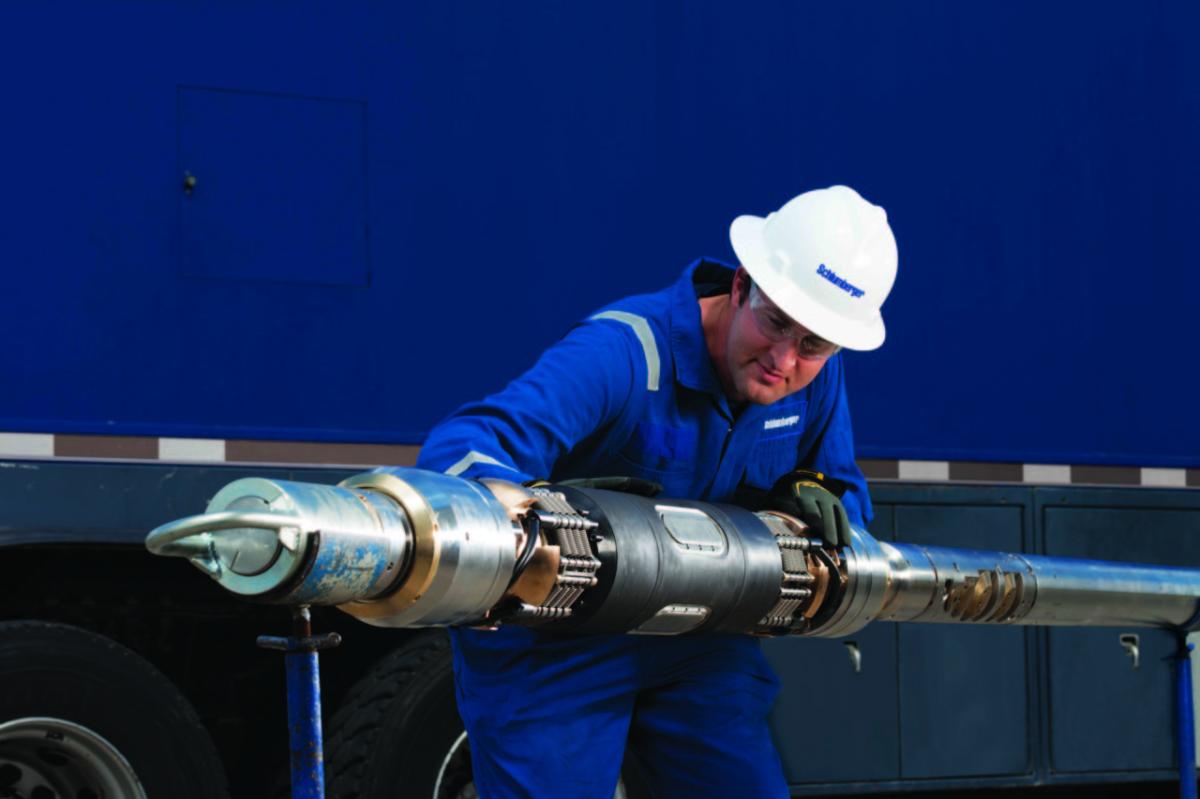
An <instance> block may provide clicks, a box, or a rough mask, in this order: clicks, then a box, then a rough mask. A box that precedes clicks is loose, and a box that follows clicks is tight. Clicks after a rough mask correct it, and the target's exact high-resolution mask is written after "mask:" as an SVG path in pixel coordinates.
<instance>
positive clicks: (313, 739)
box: [258, 607, 342, 799]
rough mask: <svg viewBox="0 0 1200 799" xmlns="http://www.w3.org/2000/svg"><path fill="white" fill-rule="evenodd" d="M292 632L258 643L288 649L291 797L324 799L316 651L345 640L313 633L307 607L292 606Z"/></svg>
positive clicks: (263, 639) (333, 634)
mask: <svg viewBox="0 0 1200 799" xmlns="http://www.w3.org/2000/svg"><path fill="white" fill-rule="evenodd" d="M292 633H293V634H292V635H291V636H289V637H287V638H280V637H277V636H272V635H260V636H259V637H258V645H259V646H261V647H263V648H264V649H278V650H281V651H283V652H285V653H286V656H285V658H284V660H285V662H286V666H287V707H288V738H289V743H290V746H291V753H292V755H291V757H292V799H324V797H325V758H324V754H323V749H324V741H323V736H322V733H321V670H320V666H319V665H318V664H317V652H318V651H320V650H322V649H330V648H332V647H335V646H337V645H338V644H340V643H341V642H342V637H341V636H340V635H338V634H337V633H328V634H325V635H315V636H314V635H313V634H312V618H311V616H310V615H309V612H308V608H307V607H299V608H293V609H292Z"/></svg>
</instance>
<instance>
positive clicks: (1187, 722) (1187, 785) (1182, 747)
mask: <svg viewBox="0 0 1200 799" xmlns="http://www.w3.org/2000/svg"><path fill="white" fill-rule="evenodd" d="M1177 640H1178V641H1179V649H1178V651H1177V653H1176V656H1175V742H1176V744H1177V746H1178V758H1179V796H1180V797H1181V799H1196V726H1195V725H1196V717H1195V708H1194V707H1193V703H1192V645H1191V644H1189V643H1188V642H1187V633H1186V632H1184V631H1180V632H1178V633H1177Z"/></svg>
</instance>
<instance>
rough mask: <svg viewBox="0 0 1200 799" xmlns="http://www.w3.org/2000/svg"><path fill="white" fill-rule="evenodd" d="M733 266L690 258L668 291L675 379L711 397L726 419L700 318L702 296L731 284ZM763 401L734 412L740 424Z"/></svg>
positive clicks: (729, 414)
mask: <svg viewBox="0 0 1200 799" xmlns="http://www.w3.org/2000/svg"><path fill="white" fill-rule="evenodd" d="M733 273H734V268H733V267H732V266H730V265H729V264H725V263H722V262H720V261H715V260H712V259H709V258H700V259H698V260H696V261H693V262H692V263H691V264H690V265H689V266H688V268H687V269H685V270H684V272H683V276H682V277H680V278H679V280H678V281H677V282H676V283H675V286H674V288H673V289H672V291H671V301H670V302H671V307H670V319H671V360H672V361H673V362H674V364H675V380H676V381H677V382H678V383H679V384H680V385H681V386H684V387H685V388H689V389H692V390H693V391H700V392H703V393H705V394H709V395H710V396H711V397H712V400H713V404H714V405H716V407H717V408H718V409H720V411H721V413H722V414H723V415H724V416H725V418H726V419H729V420H730V421H731V422H732V421H733V419H734V412H733V408H732V406H731V405H730V404H729V397H727V396H725V389H724V388H723V387H722V386H721V379H720V378H719V377H717V371H716V368H715V367H714V366H713V362H712V355H711V354H710V353H709V351H708V342H707V341H705V339H704V327H703V325H702V324H701V319H700V303H699V301H698V300H699V298H700V297H701V296H712V295H714V294H717V293H720V291H719V290H718V288H717V287H722V288H724V289H725V290H727V291H728V290H732V288H733ZM767 407H768V406H764V405H755V404H754V403H748V404H746V405H744V406H743V407H742V409H741V410H740V412H739V413H738V414H737V421H738V424H739V426H740V425H743V424H753V423H754V422H755V421H756V420H757V419H758V418H759V417H761V416H762V415H763V414H765V413H766V412H767Z"/></svg>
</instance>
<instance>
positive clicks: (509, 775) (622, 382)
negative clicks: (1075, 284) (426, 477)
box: [417, 260, 871, 799]
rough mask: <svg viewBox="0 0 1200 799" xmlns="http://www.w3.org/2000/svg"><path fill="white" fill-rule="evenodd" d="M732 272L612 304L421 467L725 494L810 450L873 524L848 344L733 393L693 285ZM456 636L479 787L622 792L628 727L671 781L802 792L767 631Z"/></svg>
mask: <svg viewBox="0 0 1200 799" xmlns="http://www.w3.org/2000/svg"><path fill="white" fill-rule="evenodd" d="M732 278H733V270H732V269H731V268H730V267H728V266H726V265H724V264H720V263H717V262H715V261H709V260H701V261H697V262H695V263H693V264H691V265H690V266H689V267H688V268H687V269H686V270H685V271H684V273H683V275H682V276H681V277H680V278H679V280H678V281H676V282H675V283H674V284H673V285H671V286H669V287H668V288H666V289H664V290H662V291H659V292H656V293H654V294H646V295H641V296H636V297H630V298H627V299H624V300H621V301H618V302H616V303H614V304H612V305H610V306H608V307H606V308H604V309H602V310H601V311H600V312H598V313H596V314H594V315H593V316H591V317H590V318H588V319H587V320H585V321H583V322H581V323H580V324H578V325H577V326H575V327H574V328H573V329H572V330H571V331H569V332H568V333H567V335H566V336H565V337H564V338H562V339H561V340H560V341H559V342H558V343H556V344H555V345H554V346H552V347H551V348H550V349H549V350H547V351H546V352H545V353H544V354H543V355H542V357H541V358H540V359H539V360H538V362H537V363H536V364H535V365H534V366H533V368H532V369H530V370H529V371H527V372H526V373H525V374H523V375H521V376H520V377H519V378H517V379H516V380H514V381H513V382H511V383H509V384H508V386H506V387H505V388H504V389H503V390H502V391H500V392H499V393H497V394H494V395H492V396H490V397H488V398H487V399H485V400H483V401H482V402H475V403H470V404H467V405H465V406H463V407H462V408H460V409H459V410H458V411H456V412H455V413H454V414H453V415H451V416H450V417H449V418H447V419H446V420H445V421H443V422H442V423H441V424H440V425H439V426H438V427H437V428H436V429H434V431H433V432H432V433H431V434H430V435H429V438H428V440H427V441H426V443H425V445H424V447H423V448H422V450H421V454H420V457H419V459H418V461H417V465H418V466H419V467H421V468H426V469H432V470H437V471H444V472H447V473H450V474H459V475H463V476H465V477H498V478H503V479H507V480H513V481H518V482H520V481H526V480H533V479H549V480H552V481H553V480H563V479H568V478H572V477H595V476H606V475H628V476H634V477H642V478H646V479H648V480H653V481H655V482H658V483H661V484H662V485H663V487H664V491H663V496H667V497H678V498H689V499H703V500H709V501H715V502H722V501H730V499H731V498H732V497H733V495H734V492H735V489H737V488H738V486H739V485H747V486H751V487H757V488H762V489H765V488H769V487H770V486H771V485H772V484H773V483H774V481H775V479H776V478H778V477H779V476H781V475H782V474H784V473H786V472H788V471H790V470H792V469H793V468H796V467H797V466H798V465H800V466H805V467H807V468H812V469H816V470H819V471H822V472H825V473H826V474H829V475H831V476H833V477H837V478H839V479H841V480H843V481H846V482H848V483H849V484H850V488H849V490H848V491H847V493H846V494H845V496H844V497H843V498H842V502H843V504H844V505H845V507H846V512H847V514H848V515H849V517H850V521H851V522H853V523H855V524H859V525H863V524H865V523H866V522H867V521H868V520H869V519H870V517H871V506H870V499H869V498H868V495H867V490H866V484H865V481H864V480H863V477H862V474H861V472H860V471H859V470H858V467H857V466H856V465H855V462H854V447H853V442H852V437H851V429H850V416H849V413H848V410H847V406H846V394H845V385H844V381H843V376H842V358H841V356H840V355H838V356H834V357H832V358H830V359H829V361H828V362H827V363H826V364H825V366H824V368H822V370H821V372H820V373H819V374H818V375H817V377H816V379H815V380H813V382H812V383H811V384H809V385H808V386H807V387H806V388H805V389H803V390H801V391H799V392H797V393H795V394H793V395H791V396H788V397H785V398H783V399H781V400H779V401H778V402H775V403H773V404H771V405H748V406H746V407H744V408H742V409H740V410H739V412H737V413H734V411H733V410H732V409H731V407H730V404H729V401H728V399H727V398H726V396H725V394H724V392H723V391H722V388H721V384H720V382H719V380H718V378H717V374H716V371H715V370H714V367H713V364H712V361H711V358H710V356H709V353H708V348H707V345H706V344H705V339H704V334H703V331H702V329H701V323H700V306H699V303H698V298H699V297H701V296H710V295H715V294H720V293H728V292H729V290H730V286H731V284H732ZM452 642H453V645H454V670H455V682H456V690H457V698H458V707H459V712H460V714H461V716H462V718H463V722H464V723H465V725H466V728H467V732H468V735H469V738H470V741H471V752H472V764H473V767H474V771H475V782H476V787H477V788H478V790H479V793H480V796H481V797H484V799H493V798H494V797H510V796H511V797H531V798H536V799H545V798H546V797H560V796H561V797H572V799H578V798H579V797H596V798H597V799H609V798H610V797H611V796H612V791H613V788H614V786H615V784H616V781H617V777H618V774H619V771H620V768H621V763H622V755H623V753H624V751H625V747H626V742H627V741H628V745H629V752H630V755H631V756H632V757H633V758H635V759H636V761H637V763H638V765H639V766H640V768H641V771H642V773H643V775H644V776H645V777H646V778H647V780H648V781H649V783H650V785H651V787H652V789H653V790H654V791H655V795H656V796H667V797H674V796H687V797H705V796H712V797H731V796H744V797H748V798H749V797H754V799H760V797H775V796H780V797H782V796H787V788H786V784H785V781H784V778H783V774H782V769H781V766H780V762H779V757H778V754H777V753H776V751H775V748H774V745H773V743H772V741H771V738H770V733H769V730H768V728H767V725H766V717H767V714H768V713H769V711H770V709H771V705H772V703H773V702H774V699H775V696H776V694H777V693H778V690H779V683H778V678H777V677H776V676H775V675H774V673H773V672H772V671H771V669H770V667H769V666H768V665H767V663H766V661H765V659H764V658H763V656H762V653H761V651H760V649H759V645H758V642H757V640H756V639H753V638H751V637H749V636H736V635H723V636H718V635H713V636H677V637H672V636H623V635H613V636H595V635H593V636H563V635H554V634H549V633H544V632H538V631H536V630H533V629H529V628H517V627H512V628H502V629H501V630H498V631H495V632H485V631H477V630H454V631H452Z"/></svg>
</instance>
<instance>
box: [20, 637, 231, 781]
mask: <svg viewBox="0 0 1200 799" xmlns="http://www.w3.org/2000/svg"><path fill="white" fill-rule="evenodd" d="M0 686H3V690H2V691H0V796H23V797H53V796H71V797H78V799H99V797H108V796H114V797H115V796H120V797H130V798H131V799H139V798H144V797H147V796H149V797H151V799H158V797H166V796H170V797H178V798H179V799H217V798H218V797H228V796H229V789H228V786H227V784H226V781H225V772H224V769H223V768H222V767H221V761H220V760H219V759H218V758H217V753H216V750H215V749H214V747H213V744H212V741H211V740H210V739H209V736H208V732H207V731H206V730H205V729H204V727H203V726H202V725H201V724H200V720H199V719H198V718H197V717H196V713H195V711H194V710H192V707H191V705H189V704H188V702H187V700H186V699H184V697H183V696H182V695H181V694H180V693H179V691H178V690H177V689H176V688H175V686H174V685H172V684H171V682H170V681H169V680H168V679H167V678H166V677H164V676H163V675H162V674H161V673H160V672H159V671H158V670H157V669H155V668H154V667H153V666H151V665H150V664H149V663H147V662H146V661H145V660H143V659H142V658H141V657H139V656H138V655H136V654H134V653H133V652H131V651H129V650H128V649H126V648H125V647H123V646H121V645H120V644H118V643H116V642H114V641H111V640H109V639H107V638H104V637H102V636H99V635H96V634H95V633H91V632H88V631H87V630H81V629H79V628H77V627H69V626H67V625H65V624H52V623H49V622H42V621H10V622H0Z"/></svg>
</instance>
